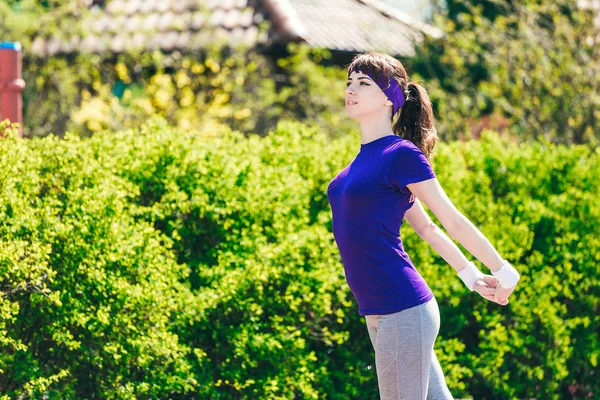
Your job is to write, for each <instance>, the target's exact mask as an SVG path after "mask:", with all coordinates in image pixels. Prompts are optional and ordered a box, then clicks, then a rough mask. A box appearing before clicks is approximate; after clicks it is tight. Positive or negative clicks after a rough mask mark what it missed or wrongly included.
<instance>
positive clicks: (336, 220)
mask: <svg viewBox="0 0 600 400" xmlns="http://www.w3.org/2000/svg"><path fill="white" fill-rule="evenodd" d="M435 177H436V176H435V174H434V172H433V170H432V168H431V165H430V164H429V162H428V161H427V158H426V157H425V155H424V154H423V152H422V151H421V150H420V149H419V148H418V147H417V146H416V145H415V144H414V143H412V142H411V141H409V140H405V139H402V138H400V137H399V136H396V135H388V136H384V137H381V138H378V139H375V140H373V141H371V142H369V143H366V144H361V146H360V151H359V153H358V154H357V155H356V157H355V158H354V160H352V162H351V163H350V164H349V165H348V166H347V167H346V168H344V169H343V170H342V171H341V172H340V173H339V174H337V176H336V177H335V178H333V180H332V181H331V182H330V183H329V186H328V187H327V198H328V200H329V205H330V206H331V212H332V220H333V223H332V224H333V236H334V238H335V241H336V243H337V246H338V249H339V251H340V255H341V258H342V263H343V265H344V271H345V274H346V281H347V282H348V286H349V287H350V290H351V291H352V294H353V295H354V297H355V298H356V301H357V303H358V308H359V310H358V311H359V314H360V315H371V314H391V313H395V312H398V311H401V310H404V309H407V308H411V307H414V306H417V305H419V304H422V303H425V302H427V301H428V300H430V299H431V298H432V297H433V292H432V291H431V289H430V288H429V286H428V285H427V283H426V282H425V280H424V279H423V277H422V276H421V274H419V272H418V271H417V269H416V268H415V266H414V265H413V263H412V261H411V259H410V258H409V257H408V254H406V252H405V251H404V247H403V245H402V240H401V238H400V227H401V226H402V223H403V218H404V214H405V213H406V211H407V210H408V209H409V208H410V207H411V206H412V205H413V204H414V199H415V198H414V196H413V195H412V193H411V192H410V190H408V188H407V187H406V185H407V184H409V183H415V182H420V181H423V180H427V179H431V178H435Z"/></svg>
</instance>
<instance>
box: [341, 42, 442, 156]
mask: <svg viewBox="0 0 600 400" xmlns="http://www.w3.org/2000/svg"><path fill="white" fill-rule="evenodd" d="M350 71H359V72H362V73H364V74H370V75H371V76H374V77H376V79H379V78H380V77H382V76H383V77H385V78H386V79H388V81H389V79H396V80H397V81H398V84H399V85H400V87H401V88H402V90H403V92H404V98H405V102H404V105H403V106H402V108H400V111H398V113H397V114H398V115H399V116H398V119H397V120H396V122H395V123H393V126H392V130H393V131H394V134H396V135H397V136H400V137H401V138H403V139H406V140H410V141H411V142H413V143H414V144H415V145H416V146H417V147H419V148H420V149H421V151H422V152H423V154H425V156H426V157H427V159H428V160H430V161H431V159H432V157H433V148H434V147H435V145H436V143H437V142H438V136H437V130H436V129H435V126H434V122H435V120H434V116H433V108H432V107H431V100H430V99H429V95H428V94H427V91H426V90H425V88H424V87H422V86H421V85H419V84H417V83H415V82H409V81H408V74H407V73H406V70H405V69H404V66H403V65H402V63H401V62H400V61H398V60H396V59H395V58H394V57H391V56H388V55H387V54H381V53H374V52H370V53H360V54H357V55H356V57H354V59H353V60H352V62H351V63H350V65H349V66H348V76H350ZM391 118H392V121H393V120H394V115H392V116H391Z"/></svg>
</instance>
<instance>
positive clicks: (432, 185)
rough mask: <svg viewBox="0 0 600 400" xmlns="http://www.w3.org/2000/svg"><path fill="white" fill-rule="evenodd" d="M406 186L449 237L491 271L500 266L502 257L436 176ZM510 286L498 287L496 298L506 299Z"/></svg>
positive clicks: (510, 289) (510, 291)
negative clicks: (463, 212)
mask: <svg viewBox="0 0 600 400" xmlns="http://www.w3.org/2000/svg"><path fill="white" fill-rule="evenodd" d="M406 186H407V188H408V189H409V190H410V191H411V192H412V193H413V194H414V195H415V196H416V197H417V198H418V199H419V200H421V201H422V202H423V203H424V204H425V205H426V206H427V207H428V208H429V209H430V210H431V212H433V213H434V214H435V216H436V217H437V218H438V219H439V221H440V223H441V224H442V225H443V227H444V229H445V230H446V232H448V234H449V235H450V237H451V238H452V239H454V240H456V241H458V242H459V243H460V244H461V245H463V247H464V248H465V249H467V250H468V251H469V252H470V253H471V254H472V255H473V256H474V257H475V258H477V259H478V260H479V261H481V262H482V263H483V264H484V265H485V266H487V267H488V268H489V269H490V270H491V271H492V272H496V271H498V270H499V269H500V268H501V267H502V265H503V263H504V259H503V258H502V256H500V254H499V253H498V252H497V251H496V249H495V248H494V246H492V244H491V243H490V241H489V240H488V239H487V238H486V237H485V236H484V235H483V234H482V233H481V231H480V230H479V229H477V227H475V225H473V224H472V223H471V221H469V219H468V218H467V217H465V216H464V215H463V214H462V213H461V212H460V211H458V210H457V209H456V207H455V206H454V204H452V201H451V200H450V199H449V198H448V196H447V195H446V193H445V192H444V189H443V188H442V187H441V185H440V183H439V182H438V180H437V178H431V179H427V180H424V181H421V182H417V183H410V184H408V185H406ZM514 288H515V287H514V286H513V287H512V288H501V289H500V290H499V291H498V292H497V293H496V296H497V297H498V298H508V296H509V295H510V293H512V291H513V290H514Z"/></svg>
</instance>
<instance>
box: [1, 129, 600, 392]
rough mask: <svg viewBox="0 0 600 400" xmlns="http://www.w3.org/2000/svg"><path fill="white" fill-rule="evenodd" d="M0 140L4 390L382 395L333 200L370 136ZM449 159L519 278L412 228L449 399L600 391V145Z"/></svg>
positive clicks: (453, 154) (463, 151) (492, 148)
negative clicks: (488, 283) (486, 291)
mask: <svg viewBox="0 0 600 400" xmlns="http://www.w3.org/2000/svg"><path fill="white" fill-rule="evenodd" d="M0 145H1V146H2V148H1V150H2V154H3V155H4V157H3V158H2V160H1V161H0V170H1V176H2V177H3V180H2V188H3V191H2V198H1V200H0V210H1V212H2V213H3V215H2V217H3V218H2V219H1V220H2V224H1V225H0V232H1V234H2V235H1V237H2V238H3V239H2V240H3V246H2V250H0V251H1V252H2V253H1V254H2V260H3V262H2V263H0V285H1V286H0V287H1V288H2V293H3V296H2V306H1V307H0V312H1V313H2V314H1V317H2V318H1V320H0V321H1V324H2V325H0V346H2V351H1V352H0V369H1V370H2V373H1V374H0V392H2V393H3V394H5V395H6V396H5V398H12V397H17V396H23V397H27V396H29V397H34V398H37V397H41V396H42V394H43V393H46V394H47V395H48V396H49V398H82V397H83V398H87V397H92V396H94V397H100V398H104V397H106V398H169V397H170V398H190V399H191V398H202V399H205V398H206V399H239V398H244V399H246V398H247V399H258V398H276V399H292V398H303V399H310V398H315V399H317V398H318V399H323V398H327V399H340V400H341V399H370V398H376V397H377V391H376V375H375V369H374V357H373V351H372V348H371V344H370V341H369V339H368V335H367V332H366V328H365V326H364V320H363V319H362V318H361V317H360V316H359V315H358V313H357V307H356V304H355V302H354V299H353V297H352V295H351V294H350V292H349V290H348V288H347V285H346V283H345V281H344V275H343V267H342V264H341V261H340V258H339V254H338V252H337V247H336V245H335V242H334V240H333V236H332V234H331V230H330V228H331V214H330V210H329V206H328V203H327V197H326V187H327V184H328V182H329V181H330V180H331V179H332V178H333V176H334V175H335V174H336V173H337V172H339V171H340V170H341V169H342V168H343V167H344V166H345V165H346V164H347V163H348V162H350V161H351V160H352V158H353V157H354V155H355V154H356V152H357V151H358V147H359V146H358V137H357V136H352V135H348V136H344V137H341V138H338V139H336V140H333V141H332V140H330V139H328V136H327V135H326V134H324V133H323V132H321V131H319V130H317V129H314V128H310V127H307V126H305V125H302V124H299V123H292V122H282V123H280V124H279V125H278V127H277V129H276V130H275V131H274V132H272V133H271V134H270V135H268V136H267V137H265V138H261V137H259V136H258V135H248V136H244V135H243V134H241V133H239V132H235V131H229V130H223V131H222V132H219V134H218V135H214V136H208V135H205V134H200V133H198V132H195V131H189V132H184V131H180V130H178V129H174V128H170V127H168V126H167V125H166V123H165V122H164V121H163V120H160V119H154V120H152V121H151V122H150V123H148V124H146V125H144V126H143V127H142V128H141V129H136V130H128V131H120V132H115V133H107V134H105V135H95V136H93V137H91V138H88V139H81V138H79V137H78V136H77V135H73V134H67V135H65V140H57V138H56V137H54V136H49V137H46V138H44V139H33V140H17V139H16V138H14V137H13V138H9V139H6V140H3V141H0ZM436 149H437V154H436V157H435V159H434V169H435V170H436V173H437V175H438V178H439V180H440V182H441V184H442V185H443V187H444V188H445V189H446V191H447V193H448V195H449V197H450V198H451V199H452V201H453V202H454V203H455V204H456V206H457V207H458V208H459V209H460V210H461V211H462V212H463V213H464V214H465V215H466V216H467V217H468V218H469V219H470V220H472V221H473V222H474V224H475V225H476V226H478V227H479V228H480V229H481V231H482V232H483V233H484V234H485V236H486V237H487V238H489V239H490V241H491V242H492V243H493V244H494V245H495V246H496V248H497V249H498V250H499V252H500V253H501V254H502V255H503V256H504V257H506V258H507V259H509V260H511V261H512V262H513V263H514V265H515V266H516V267H517V268H518V269H519V271H520V272H521V274H522V281H521V283H520V285H519V288H518V289H517V291H516V292H515V293H514V294H513V296H512V297H511V303H510V305H509V306H508V307H500V306H498V305H496V304H494V303H491V302H488V301H486V300H484V299H482V298H481V297H479V296H477V295H476V294H473V293H470V292H468V290H467V289H465V288H464V286H463V285H462V283H461V282H460V280H459V279H458V278H457V277H456V276H455V275H456V274H455V273H454V272H453V270H452V268H451V267H449V266H448V265H447V264H445V262H444V261H443V260H442V259H441V257H439V256H438V255H437V254H436V253H435V252H434V251H433V250H432V249H431V248H430V247H429V245H428V244H427V243H425V242H423V241H422V240H420V238H419V237H418V236H417V235H416V234H415V232H414V231H412V229H411V228H410V227H408V226H407V227H406V228H404V229H403V231H402V237H403V240H404V243H405V245H406V248H407V249H408V251H409V254H410V256H411V258H412V259H413V261H414V262H415V263H416V265H417V267H418V269H419V270H420V271H421V273H422V274H423V275H424V277H425V279H426V280H427V282H428V283H429V285H430V286H431V287H432V289H433V291H434V292H435V294H436V297H437V299H438V302H439V304H440V311H441V317H442V328H441V331H440V336H439V338H438V341H437V342H436V351H437V354H438V357H439V359H440V361H441V363H442V367H443V369H444V372H445V374H446V378H447V380H448V384H449V386H450V388H451V390H452V392H453V394H454V395H455V396H456V397H468V396H473V397H474V398H477V399H480V398H481V399H484V398H540V399H541V398H544V399H561V398H569V397H573V398H576V397H585V396H592V397H593V396H594V395H596V396H597V395H598V391H597V390H598V389H597V386H596V385H595V382H596V379H595V378H596V377H595V376H594V373H595V371H596V370H597V363H598V355H599V354H600V346H599V344H598V340H597V332H598V330H599V329H600V318H599V317H598V312H597V305H598V302H599V298H600V293H599V288H600V285H598V276H599V272H598V268H597V263H598V260H599V254H600V232H599V230H600V228H599V224H598V221H599V217H600V215H599V213H600V212H599V211H598V208H597V207H596V203H597V201H596V199H597V198H598V196H599V195H600V185H599V184H598V181H597V174H598V171H600V151H599V150H597V149H593V150H591V149H590V148H588V147H584V146H574V147H572V148H566V147H564V146H557V145H552V144H550V143H549V142H547V141H542V142H537V143H534V144H528V145H525V144H520V145H519V144H518V143H514V142H511V141H509V140H507V139H505V138H503V137H500V136H498V135H497V134H494V133H493V132H489V131H486V132H484V134H483V136H482V140H480V141H471V142H466V143H458V142H457V143H440V144H439V146H438V147H437V148H436ZM31 249H33V250H31ZM470 258H472V257H470ZM482 269H483V270H486V269H485V268H484V267H483V266H482Z"/></svg>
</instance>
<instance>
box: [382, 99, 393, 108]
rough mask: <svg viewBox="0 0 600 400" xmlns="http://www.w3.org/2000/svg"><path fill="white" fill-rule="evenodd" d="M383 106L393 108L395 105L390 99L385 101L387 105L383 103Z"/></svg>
mask: <svg viewBox="0 0 600 400" xmlns="http://www.w3.org/2000/svg"><path fill="white" fill-rule="evenodd" d="M383 105H384V106H388V107H391V106H393V105H394V103H392V102H391V100H390V99H387V100H386V101H385V103H383Z"/></svg>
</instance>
